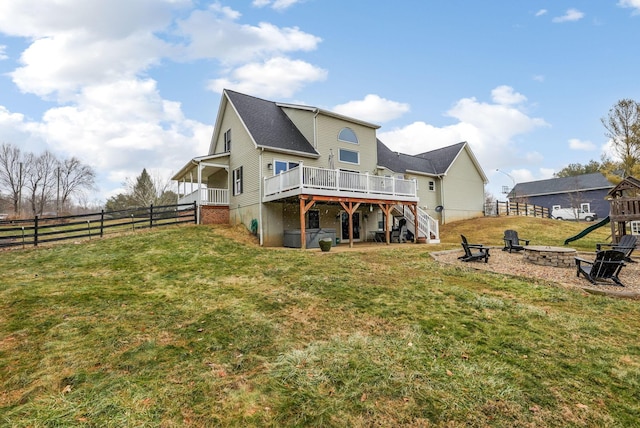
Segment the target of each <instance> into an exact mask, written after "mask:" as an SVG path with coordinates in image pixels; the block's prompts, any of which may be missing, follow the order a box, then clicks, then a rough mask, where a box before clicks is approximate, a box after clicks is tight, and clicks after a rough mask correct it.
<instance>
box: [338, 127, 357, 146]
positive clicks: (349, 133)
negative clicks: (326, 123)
mask: <svg viewBox="0 0 640 428" xmlns="http://www.w3.org/2000/svg"><path fill="white" fill-rule="evenodd" d="M338 140H340V141H344V142H345V143H352V144H358V137H357V136H356V133H355V132H353V129H351V128H342V130H341V131H340V133H339V134H338Z"/></svg>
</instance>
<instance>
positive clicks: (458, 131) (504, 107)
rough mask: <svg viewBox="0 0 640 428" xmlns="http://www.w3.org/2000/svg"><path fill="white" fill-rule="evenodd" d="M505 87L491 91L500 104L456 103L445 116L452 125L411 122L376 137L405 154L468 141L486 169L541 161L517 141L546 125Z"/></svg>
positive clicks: (469, 99)
mask: <svg viewBox="0 0 640 428" xmlns="http://www.w3.org/2000/svg"><path fill="white" fill-rule="evenodd" d="M507 88H508V87H502V86H500V87H498V88H495V89H494V90H493V91H492V96H493V98H494V101H495V100H498V101H500V102H501V103H502V104H500V103H493V104H489V103H484V102H480V101H478V100H477V99H475V98H463V99H461V100H459V101H458V102H457V103H456V104H455V105H454V106H453V107H452V108H451V109H449V111H447V112H446V116H449V117H451V118H453V119H455V120H456V123H454V124H451V125H446V126H442V127H437V126H434V125H431V124H428V123H426V122H414V123H412V124H409V125H407V126H405V127H403V128H396V129H393V130H391V131H386V132H379V133H378V135H379V137H380V140H382V141H383V142H384V143H385V144H386V145H387V146H389V148H391V149H392V150H394V151H399V152H403V153H408V154H416V153H422V152H426V151H429V150H434V149H437V148H440V147H444V146H448V145H451V144H455V143H458V142H461V141H467V142H468V143H469V144H470V146H471V148H472V149H473V151H474V153H475V155H476V156H477V157H478V160H479V162H480V164H481V165H483V168H486V169H487V170H495V169H496V168H499V167H501V166H504V165H513V164H516V163H520V164H521V163H526V164H535V163H537V162H540V160H541V159H542V156H541V155H540V153H537V152H521V151H520V149H519V147H518V141H517V138H518V136H520V135H524V134H528V133H530V132H533V131H535V130H536V129H539V128H543V127H547V126H549V125H548V124H547V123H546V122H545V121H544V120H543V119H541V118H535V117H530V116H528V115H527V114H525V113H524V112H523V111H522V110H521V109H520V108H518V107H516V106H515V105H514V104H513V102H514V101H516V100H517V101H519V102H524V100H525V99H526V97H524V96H523V95H521V94H518V93H516V92H514V91H513V90H512V89H511V88H509V89H507Z"/></svg>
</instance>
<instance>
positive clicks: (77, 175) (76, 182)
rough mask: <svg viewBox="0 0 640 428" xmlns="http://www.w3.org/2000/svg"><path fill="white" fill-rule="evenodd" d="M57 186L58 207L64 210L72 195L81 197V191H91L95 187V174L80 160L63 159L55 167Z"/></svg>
mask: <svg viewBox="0 0 640 428" xmlns="http://www.w3.org/2000/svg"><path fill="white" fill-rule="evenodd" d="M57 168H58V169H57V173H56V175H57V186H58V188H59V196H60V205H61V206H62V207H63V208H64V207H65V206H66V204H67V202H68V200H69V198H70V197H71V196H72V195H75V196H77V197H80V196H81V193H82V191H83V190H91V189H93V188H94V186H95V179H96V173H95V171H94V170H93V169H92V168H91V167H90V166H88V165H84V164H83V163H82V162H81V161H80V159H78V158H76V157H72V158H70V159H65V160H64V161H63V162H60V164H59V165H58V167H57Z"/></svg>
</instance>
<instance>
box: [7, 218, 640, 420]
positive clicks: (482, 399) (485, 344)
mask: <svg viewBox="0 0 640 428" xmlns="http://www.w3.org/2000/svg"><path fill="white" fill-rule="evenodd" d="M546 222H550V221H549V220H547V221H545V220H540V219H537V220H532V219H529V220H522V219H520V218H515V219H512V218H510V219H499V220H496V221H494V220H493V219H478V220H476V221H475V225H476V226H475V228H473V224H474V223H473V222H458V223H456V224H452V225H447V226H445V228H444V229H443V231H442V232H443V233H442V237H443V244H441V245H440V246H433V247H432V246H427V245H416V246H402V247H401V246H389V247H385V246H380V248H377V249H376V250H375V251H371V250H369V251H352V252H335V251H332V252H328V253H321V252H319V251H317V250H314V251H300V250H281V249H279V250H278V249H262V248H259V247H256V246H255V245H251V244H245V243H242V242H240V241H236V240H231V239H229V238H227V237H226V236H229V235H233V234H234V233H236V232H235V231H232V232H233V233H229V230H227V229H225V228H218V229H216V228H209V227H196V226H185V227H179V228H167V229H164V230H152V231H147V232H144V233H138V234H135V235H129V236H121V237H112V238H108V239H104V240H98V241H91V242H87V243H83V244H80V245H72V244H61V245H57V246H52V247H48V248H41V249H28V250H17V251H5V252H2V253H0V382H1V383H0V426H17V427H21V426H24V427H27V426H29V427H49V426H65V427H66V426H79V427H85V426H86V427H89V426H95V427H98V426H99V427H121V426H163V427H173V426H176V427H177V426H194V427H205V426H403V425H404V426H443V427H444V426H446V427H463V426H464V427H467V426H478V427H480V426H492V427H513V426H531V427H539V426H563V427H564V426H575V427H580V426H599V427H600V426H611V427H616V426H620V427H626V426H633V425H634V424H637V421H638V420H640V404H638V403H639V402H640V401H639V398H640V392H639V391H640V345H638V343H639V341H638V333H637V331H638V330H639V328H640V310H639V306H638V305H639V303H638V302H636V301H629V300H616V299H612V298H607V297H602V296H593V295H586V294H584V293H581V292H579V291H577V290H569V289H565V288H561V287H555V286H553V285H552V284H547V283H541V282H535V281H525V280H523V279H521V278H519V279H518V278H512V277H508V276H504V275H496V274H490V273H482V272H471V271H469V270H467V269H458V268H455V267H450V266H439V265H438V264H437V263H435V262H434V261H433V260H432V259H431V257H430V256H429V254H428V252H429V251H431V250H432V249H439V248H444V247H447V246H455V245H457V246H459V244H458V240H459V234H460V233H464V234H466V235H468V237H469V238H470V239H472V240H474V241H487V243H489V244H495V245H499V244H501V233H502V230H503V229H505V228H515V229H517V230H518V231H519V232H520V235H521V236H525V232H526V234H527V235H528V234H529V233H531V235H530V236H528V237H530V238H531V239H534V237H535V239H536V243H538V244H545V245H546V244H548V245H556V244H557V242H555V240H557V238H558V233H556V232H554V231H552V230H551V231H549V229H553V228H554V227H556V224H557V223H559V222H551V223H549V224H547V223H546ZM542 226H544V227H542ZM561 226H562V228H563V231H564V232H563V233H562V238H563V239H564V238H566V237H567V236H565V235H566V234H567V228H569V229H571V228H573V229H575V232H577V231H579V230H581V229H583V228H584V227H586V226H585V224H584V223H581V224H571V223H567V222H565V223H563V224H562V225H561ZM467 227H468V228H469V229H466V228H467ZM573 229H572V230H573ZM603 229H604V232H603V231H602V230H599V231H600V232H599V233H604V234H605V236H603V238H606V234H607V233H608V230H607V229H608V228H606V227H605V228H603ZM545 230H546V232H545ZM575 232H574V233H573V234H575ZM496 235H497V238H496ZM589 239H594V240H595V239H596V238H595V237H591V238H589ZM493 240H495V241H496V242H488V241H493ZM538 240H539V241H540V242H537V241H538ZM544 240H546V241H544ZM598 242H600V240H599V241H598ZM577 244H579V245H585V246H587V244H584V243H580V242H578V243H577ZM589 245H590V244H589Z"/></svg>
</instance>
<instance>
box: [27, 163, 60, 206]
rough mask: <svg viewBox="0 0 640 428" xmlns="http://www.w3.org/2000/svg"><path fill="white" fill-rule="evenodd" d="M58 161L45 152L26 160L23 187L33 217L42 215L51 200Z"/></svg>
mask: <svg viewBox="0 0 640 428" xmlns="http://www.w3.org/2000/svg"><path fill="white" fill-rule="evenodd" d="M57 165H58V160H57V159H56V157H55V156H54V155H53V153H51V152H49V151H46V152H44V153H43V154H41V155H40V156H36V155H34V154H32V153H30V154H29V155H27V159H26V174H25V176H26V178H25V187H26V188H27V190H28V192H29V193H28V196H27V199H28V200H29V203H30V204H31V211H32V213H33V215H34V216H35V215H39V214H40V215H42V213H43V211H44V209H45V207H46V205H47V202H50V201H52V200H53V195H54V191H55V184H56V168H57Z"/></svg>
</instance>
